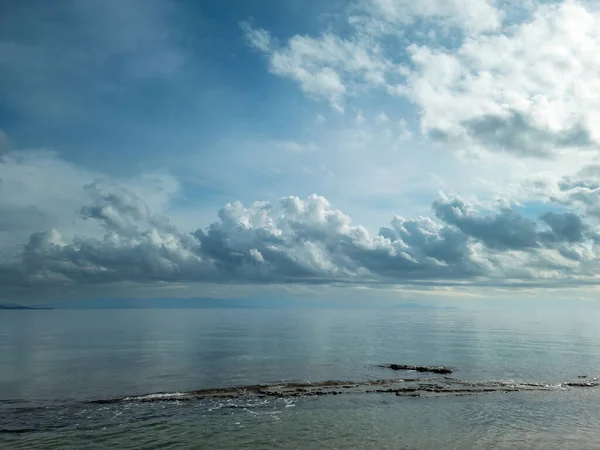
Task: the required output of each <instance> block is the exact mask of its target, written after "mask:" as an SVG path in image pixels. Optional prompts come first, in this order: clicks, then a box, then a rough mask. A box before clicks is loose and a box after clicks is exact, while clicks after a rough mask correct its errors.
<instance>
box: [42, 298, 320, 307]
mask: <svg viewBox="0 0 600 450" xmlns="http://www.w3.org/2000/svg"><path fill="white" fill-rule="evenodd" d="M48 306H50V307H52V308H54V309H219V308H252V309H254V308H307V307H310V306H311V303H310V302H302V301H290V300H285V301H283V300H257V299H254V300H250V299H219V298H163V299H160V298H159V299H156V298H152V299H134V298H107V299H89V300H73V301H67V302H60V303H53V304H50V305H48Z"/></svg>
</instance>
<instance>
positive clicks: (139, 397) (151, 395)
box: [123, 392, 188, 401]
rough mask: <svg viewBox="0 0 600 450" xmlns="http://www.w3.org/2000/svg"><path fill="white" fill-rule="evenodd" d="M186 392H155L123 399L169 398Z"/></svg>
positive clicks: (184, 394) (180, 395) (182, 395)
mask: <svg viewBox="0 0 600 450" xmlns="http://www.w3.org/2000/svg"><path fill="white" fill-rule="evenodd" d="M186 395H188V394H186V393H185V392H164V393H157V394H147V395H138V396H136V397H125V398H124V399H123V400H125V401H136V400H138V401H139V400H168V399H171V398H179V397H184V396H186Z"/></svg>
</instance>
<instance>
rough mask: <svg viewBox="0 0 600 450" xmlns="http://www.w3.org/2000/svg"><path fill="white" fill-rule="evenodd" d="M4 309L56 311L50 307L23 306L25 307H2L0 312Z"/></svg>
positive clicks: (0, 306)
mask: <svg viewBox="0 0 600 450" xmlns="http://www.w3.org/2000/svg"><path fill="white" fill-rule="evenodd" d="M3 309H19V310H23V309H24V310H32V309H54V308H50V307H48V306H40V307H35V306H23V305H0V310H3Z"/></svg>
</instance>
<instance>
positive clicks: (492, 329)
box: [0, 309, 600, 449]
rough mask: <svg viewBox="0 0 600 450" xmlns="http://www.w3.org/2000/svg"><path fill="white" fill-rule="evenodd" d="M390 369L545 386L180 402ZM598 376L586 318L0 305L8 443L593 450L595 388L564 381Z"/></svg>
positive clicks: (2, 437) (598, 354)
mask: <svg viewBox="0 0 600 450" xmlns="http://www.w3.org/2000/svg"><path fill="white" fill-rule="evenodd" d="M389 363H399V364H417V365H447V366H451V367H453V368H455V372H454V373H453V374H452V377H453V378H456V379H459V380H462V381H463V382H467V381H484V382H489V383H492V382H496V381H502V382H506V383H515V386H517V385H519V383H536V384H538V383H543V384H547V386H548V389H545V390H541V391H523V392H507V393H506V392H493V393H488V394H481V395H469V396H442V397H418V398H416V397H415V398H412V397H397V396H395V395H393V394H389V393H388V394H385V393H375V394H364V393H353V392H349V393H348V394H347V395H336V396H319V397H316V396H315V397H296V398H276V397H268V398H259V397H241V398H234V399H219V398H212V399H198V400H194V401H173V396H174V395H175V396H176V395H178V394H176V393H185V392H186V391H192V390H198V389H204V388H214V387H228V386H243V385H249V384H255V383H260V384H271V383H274V384H276V383H282V382H286V381H287V382H292V381H310V382H319V381H325V380H351V381H364V380H375V379H387V378H393V377H397V376H400V375H406V376H407V377H410V376H415V375H414V374H411V373H407V374H398V373H396V372H393V371H390V370H389V369H384V368H381V367H378V366H377V365H378V364H389ZM390 372H392V373H390ZM583 375H586V376H587V378H585V379H583V378H578V377H580V376H583ZM435 376H438V377H439V375H435V374H434V375H432V377H435ZM597 376H600V312H598V310H593V309H588V310H585V311H584V310H579V311H570V310H552V311H542V310H536V309H528V310H518V311H517V310H514V311H468V310H367V309H365V310H275V309H273V310H245V309H230V310H225V309H223V310H98V311H92V310H90V311H68V310H49V311H41V310H40V311H0V448H2V449H5V448H6V449H12V448H27V449H35V448H44V449H51V448H86V449H87V448H207V449H217V448H243V447H247V448H298V449H305V448H315V449H318V448H324V449H334V448H339V449H347V448H373V449H380V448H381V449H387V448H389V449H439V448H452V449H470V448H473V449H485V448H540V449H542V448H543V449H549V448H556V449H564V448H573V449H585V448H590V449H595V448H598V449H600V388H596V387H590V388H568V387H565V386H564V385H563V384H561V383H564V382H569V381H573V380H594V377H597ZM156 393H167V394H171V396H166V397H168V398H169V400H171V401H155V402H143V401H135V397H136V396H143V395H147V394H156ZM173 394H174V395H173ZM119 398H120V399H125V400H124V401H120V402H116V403H107V404H97V403H92V401H95V400H102V399H119ZM157 398H160V397H159V396H157Z"/></svg>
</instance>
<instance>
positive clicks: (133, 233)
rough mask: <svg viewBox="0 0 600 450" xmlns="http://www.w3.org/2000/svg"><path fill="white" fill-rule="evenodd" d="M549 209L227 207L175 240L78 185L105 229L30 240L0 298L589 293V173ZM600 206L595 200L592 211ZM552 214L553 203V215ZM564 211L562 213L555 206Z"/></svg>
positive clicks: (594, 249)
mask: <svg viewBox="0 0 600 450" xmlns="http://www.w3.org/2000/svg"><path fill="white" fill-rule="evenodd" d="M554 189H555V191H556V192H559V193H560V194H559V196H557V197H555V196H554V195H552V196H551V197H550V196H549V197H548V198H547V201H548V209H549V210H548V211H544V212H542V213H540V214H539V215H538V217H533V218H530V217H525V216H523V215H522V214H520V213H519V212H518V211H517V210H515V209H513V208H511V207H502V208H499V209H498V210H496V211H478V210H477V209H476V208H475V206H474V205H472V204H470V203H468V202H467V201H465V200H463V199H461V198H459V197H447V196H445V195H443V194H440V196H439V197H438V198H437V199H436V200H435V201H434V202H433V204H432V212H433V214H432V217H416V218H412V219H406V218H402V217H400V216H396V217H394V218H393V219H392V220H391V222H390V224H389V225H387V226H385V227H382V228H381V229H380V230H379V232H378V233H375V234H374V233H370V232H369V231H368V230H367V229H366V228H365V227H363V226H361V225H358V224H354V223H353V222H352V220H351V218H350V217H349V216H348V215H346V214H344V213H343V212H342V211H340V210H338V209H335V208H334V207H333V206H332V205H331V204H330V203H329V202H328V200H327V199H325V198H324V197H321V196H318V195H316V194H314V195H311V196H309V197H308V198H305V199H300V198H298V197H294V196H288V197H283V198H281V199H280V200H279V201H278V202H277V203H269V202H254V203H252V204H250V205H243V204H242V203H240V202H233V203H229V204H227V205H226V206H224V207H223V208H222V209H221V210H220V211H219V212H218V219H217V220H216V221H214V222H213V223H211V224H210V225H209V226H208V227H205V228H199V229H196V230H192V231H181V230H180V229H178V228H177V227H176V226H174V225H173V224H172V223H171V221H170V220H169V219H168V218H167V217H164V216H161V215H159V214H155V213H153V212H152V210H151V209H150V208H149V207H148V205H146V204H145V203H144V201H143V200H142V199H141V198H140V197H139V196H138V195H136V194H135V193H134V192H133V191H132V190H131V189H127V188H125V187H123V186H122V185H119V184H117V183H114V182H109V181H96V182H93V183H90V184H87V185H86V186H85V187H84V191H85V193H86V197H85V198H86V199H87V201H88V202H89V203H88V204H85V205H82V206H81V207H80V208H79V217H80V218H81V220H84V221H86V222H91V223H93V224H94V225H95V226H96V227H97V229H99V230H102V232H101V233H97V234H96V235H83V234H75V235H74V236H73V237H72V238H68V237H66V236H65V235H63V234H62V233H61V231H60V230H57V229H49V230H46V231H39V232H34V233H32V234H31V235H30V236H29V238H28V240H27V243H26V244H25V245H24V246H22V248H20V249H19V250H15V251H14V252H12V253H10V254H3V255H2V259H1V260H0V278H1V279H2V290H4V291H5V292H8V291H9V290H10V289H16V288H27V289H31V290H35V289H39V290H43V289H45V288H48V287H61V286H62V287H64V286H91V287H93V286H98V285H108V284H115V283H133V284H135V283H141V284H144V283H167V284H169V283H184V284H194V283H205V282H211V283H232V282H233V283H259V284H272V283H285V284H290V283H291V284H294V283H307V284H334V283H339V284H349V285H352V284H385V285H411V284H419V285H430V286H438V285H453V284H456V283H463V284H467V285H475V286H477V285H482V286H485V285H492V286H514V285H517V286H518V285H520V284H523V285H526V286H531V285H538V286H545V285H548V286H554V285H556V284H557V283H558V284H560V283H566V284H576V283H583V284H586V283H587V284H596V283H597V282H598V278H597V276H596V269H597V265H598V261H599V260H598V251H599V247H598V244H599V242H600V239H599V235H598V232H597V229H598V217H597V210H596V209H595V208H590V207H589V204H590V203H592V202H593V201H592V200H591V199H592V198H593V196H596V195H598V193H597V191H599V190H600V178H599V177H598V174H597V171H596V170H595V168H593V167H590V168H588V170H586V171H583V172H582V173H580V174H578V175H576V176H572V177H568V178H566V179H562V180H560V181H559V182H558V183H556V186H554ZM595 204H597V202H595ZM550 205H554V206H555V208H554V210H551V209H552V208H550ZM565 205H567V206H569V207H570V209H569V210H564V211H557V210H556V208H563V207H565Z"/></svg>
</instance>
